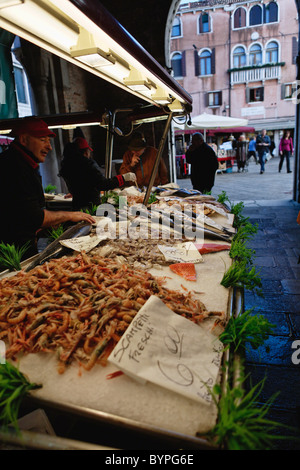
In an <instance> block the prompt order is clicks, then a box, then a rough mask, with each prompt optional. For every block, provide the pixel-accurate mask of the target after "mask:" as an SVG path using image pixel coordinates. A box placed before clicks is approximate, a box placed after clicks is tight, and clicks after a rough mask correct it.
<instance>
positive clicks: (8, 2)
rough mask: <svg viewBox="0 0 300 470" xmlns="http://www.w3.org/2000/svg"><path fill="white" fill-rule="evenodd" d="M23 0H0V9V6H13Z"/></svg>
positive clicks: (23, 0)
mask: <svg viewBox="0 0 300 470" xmlns="http://www.w3.org/2000/svg"><path fill="white" fill-rule="evenodd" d="M24 2H25V0H0V10H1V8H7V7H14V6H15V5H20V4H21V3H24Z"/></svg>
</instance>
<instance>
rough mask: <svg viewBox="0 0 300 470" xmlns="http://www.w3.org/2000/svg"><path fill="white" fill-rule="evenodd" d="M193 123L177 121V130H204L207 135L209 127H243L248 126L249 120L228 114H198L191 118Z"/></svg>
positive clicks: (175, 126) (175, 125)
mask: <svg viewBox="0 0 300 470" xmlns="http://www.w3.org/2000/svg"><path fill="white" fill-rule="evenodd" d="M191 121H192V123H191V125H188V124H187V123H186V122H185V123H183V124H180V123H178V122H176V123H175V124H174V129H175V130H182V131H185V130H192V129H195V130H196V129H198V130H204V137H206V130H207V129H219V128H223V129H226V128H232V127H241V126H247V124H248V120H247V119H241V118H234V117H226V116H217V115H215V114H207V113H203V114H199V115H198V116H195V117H192V118H191Z"/></svg>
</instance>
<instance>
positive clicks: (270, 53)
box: [266, 41, 278, 63]
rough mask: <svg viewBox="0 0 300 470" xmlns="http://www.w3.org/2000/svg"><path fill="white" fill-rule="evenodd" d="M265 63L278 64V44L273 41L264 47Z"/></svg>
mask: <svg viewBox="0 0 300 470" xmlns="http://www.w3.org/2000/svg"><path fill="white" fill-rule="evenodd" d="M266 62H267V63H268V62H278V44H277V42H275V41H271V42H269V44H268V45H267V47H266Z"/></svg>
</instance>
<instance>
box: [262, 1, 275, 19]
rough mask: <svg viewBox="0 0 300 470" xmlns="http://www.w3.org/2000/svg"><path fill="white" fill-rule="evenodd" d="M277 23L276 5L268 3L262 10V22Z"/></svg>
mask: <svg viewBox="0 0 300 470" xmlns="http://www.w3.org/2000/svg"><path fill="white" fill-rule="evenodd" d="M277 21H278V5H277V3H276V2H270V3H269V4H268V5H265V8H264V22H265V23H276V22H277Z"/></svg>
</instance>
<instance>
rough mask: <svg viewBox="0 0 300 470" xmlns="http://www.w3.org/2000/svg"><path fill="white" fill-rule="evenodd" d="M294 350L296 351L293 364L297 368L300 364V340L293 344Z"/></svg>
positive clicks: (293, 355)
mask: <svg viewBox="0 0 300 470" xmlns="http://www.w3.org/2000/svg"><path fill="white" fill-rule="evenodd" d="M292 349H295V351H294V352H293V354H292V363H293V364H295V365H296V366H297V365H299V364H300V339H296V340H295V341H293V342H292Z"/></svg>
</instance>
